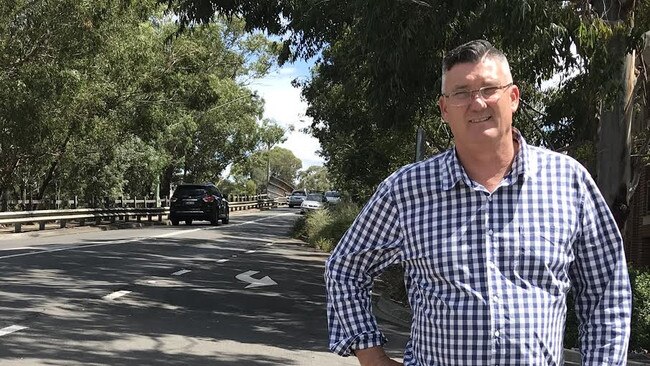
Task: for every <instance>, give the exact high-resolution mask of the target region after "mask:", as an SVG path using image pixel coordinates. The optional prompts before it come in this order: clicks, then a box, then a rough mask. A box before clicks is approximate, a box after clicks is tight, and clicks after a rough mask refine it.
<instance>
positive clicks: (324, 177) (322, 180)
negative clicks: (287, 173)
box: [298, 165, 332, 192]
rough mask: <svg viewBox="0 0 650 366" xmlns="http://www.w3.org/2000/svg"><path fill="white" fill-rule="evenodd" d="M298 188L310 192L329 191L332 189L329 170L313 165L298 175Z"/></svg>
mask: <svg viewBox="0 0 650 366" xmlns="http://www.w3.org/2000/svg"><path fill="white" fill-rule="evenodd" d="M298 188H304V189H307V190H309V191H321V192H322V191H327V190H329V189H331V188H332V185H331V183H330V181H329V178H328V174H327V168H326V167H323V166H316V165H312V166H310V167H309V168H307V169H305V170H304V171H301V172H299V173H298Z"/></svg>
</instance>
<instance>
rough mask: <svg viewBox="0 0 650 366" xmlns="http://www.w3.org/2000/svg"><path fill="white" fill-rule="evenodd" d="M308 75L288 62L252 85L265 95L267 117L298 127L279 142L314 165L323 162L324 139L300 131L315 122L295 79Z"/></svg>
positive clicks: (310, 164)
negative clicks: (309, 113) (308, 112)
mask: <svg viewBox="0 0 650 366" xmlns="http://www.w3.org/2000/svg"><path fill="white" fill-rule="evenodd" d="M297 77H305V75H302V74H301V73H300V70H299V68H297V67H294V66H292V65H285V66H284V67H282V68H280V69H278V70H277V71H276V72H274V73H272V74H269V75H268V76H266V77H265V78H262V79H258V80H256V81H254V82H253V83H252V84H251V85H250V88H251V89H253V90H255V91H257V93H258V95H260V96H261V97H262V98H263V99H264V102H265V104H264V118H270V119H273V120H275V121H276V122H277V123H278V124H279V125H281V126H283V127H285V128H289V126H293V127H294V131H293V132H290V133H288V135H287V141H286V142H284V143H282V144H280V145H279V146H281V147H284V148H285V149H289V150H291V152H293V154H294V155H295V156H296V157H297V158H298V159H300V160H302V167H303V169H306V168H308V167H309V166H312V165H321V166H322V165H323V163H324V161H323V158H321V157H320V156H318V154H317V150H319V149H320V143H319V142H318V140H317V139H316V138H314V137H312V136H311V135H308V134H305V133H303V132H300V130H301V129H303V128H305V127H308V126H309V125H310V124H311V118H309V117H307V116H305V111H306V109H307V103H306V102H305V101H303V100H301V98H300V89H298V88H294V87H293V86H292V85H291V81H292V80H293V79H295V78H297Z"/></svg>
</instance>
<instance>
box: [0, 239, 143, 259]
mask: <svg viewBox="0 0 650 366" xmlns="http://www.w3.org/2000/svg"><path fill="white" fill-rule="evenodd" d="M138 240H141V239H129V240H117V241H114V242H110V243H97V244H85V245H77V246H71V247H62V248H55V249H43V250H39V251H35V252H29V253H18V254H10V255H4V256H0V259H6V258H15V257H26V256H28V255H36V254H43V253H54V252H61V251H64V250H72V249H84V248H92V247H101V246H104V245H115V244H125V243H131V242H134V241H138ZM10 249H13V248H9V249H5V250H10Z"/></svg>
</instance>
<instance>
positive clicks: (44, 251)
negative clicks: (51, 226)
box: [0, 213, 293, 259]
mask: <svg viewBox="0 0 650 366" xmlns="http://www.w3.org/2000/svg"><path fill="white" fill-rule="evenodd" d="M287 215H293V213H283V214H279V215H274V216H268V217H262V218H261V219H257V220H253V221H246V222H243V223H239V224H231V225H228V227H232V226H241V225H245V224H251V223H255V222H259V221H265V220H269V219H272V218H275V217H280V216H287ZM214 229H216V228H207V229H206V228H198V229H193V230H178V231H173V232H170V233H165V234H160V235H155V236H150V237H143V238H135V239H126V240H125V239H118V240H115V241H111V242H105V243H96V244H86V245H78V246H70V247H63V248H55V249H44V250H39V251H34V252H29V253H18V254H10V255H4V256H0V259H8V258H16V257H26V256H30V255H37V254H46V253H55V252H61V251H65V250H75V249H84V248H92V247H101V246H105V245H116V244H125V243H132V242H136V241H140V240H147V239H156V238H165V237H169V236H175V235H179V234H182V233H191V232H195V231H201V230H214ZM24 248H25V247H19V248H6V249H3V251H6V250H24Z"/></svg>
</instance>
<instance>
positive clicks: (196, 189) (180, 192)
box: [174, 186, 206, 197]
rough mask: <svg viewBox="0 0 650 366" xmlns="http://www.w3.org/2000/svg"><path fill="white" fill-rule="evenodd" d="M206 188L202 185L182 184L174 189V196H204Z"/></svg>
mask: <svg viewBox="0 0 650 366" xmlns="http://www.w3.org/2000/svg"><path fill="white" fill-rule="evenodd" d="M205 193H206V190H205V188H203V187H200V186H180V187H178V188H176V190H175V191H174V197H193V196H203V195H205Z"/></svg>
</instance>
